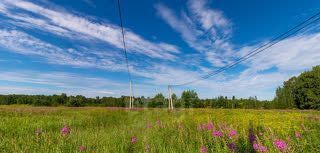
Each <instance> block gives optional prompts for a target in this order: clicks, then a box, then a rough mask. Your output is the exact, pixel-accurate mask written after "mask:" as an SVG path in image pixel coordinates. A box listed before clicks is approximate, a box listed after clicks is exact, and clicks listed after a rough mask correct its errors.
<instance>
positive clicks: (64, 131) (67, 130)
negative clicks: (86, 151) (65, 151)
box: [60, 125, 71, 136]
mask: <svg viewBox="0 0 320 153" xmlns="http://www.w3.org/2000/svg"><path fill="white" fill-rule="evenodd" d="M70 131H71V129H70V128H69V127H68V126H67V125H65V126H64V127H63V128H61V130H60V133H61V135H63V136H67V135H69V134H70Z"/></svg>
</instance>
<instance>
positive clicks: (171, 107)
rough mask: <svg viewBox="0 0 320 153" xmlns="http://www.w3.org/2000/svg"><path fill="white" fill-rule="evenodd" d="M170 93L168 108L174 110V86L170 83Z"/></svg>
mask: <svg viewBox="0 0 320 153" xmlns="http://www.w3.org/2000/svg"><path fill="white" fill-rule="evenodd" d="M168 93H169V98H168V101H169V104H168V108H169V109H172V110H173V100H172V87H171V86H170V85H168Z"/></svg>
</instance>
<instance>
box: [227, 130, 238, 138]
mask: <svg viewBox="0 0 320 153" xmlns="http://www.w3.org/2000/svg"><path fill="white" fill-rule="evenodd" d="M236 135H238V132H237V131H236V130H231V131H230V132H229V137H230V138H231V137H234V136H236Z"/></svg>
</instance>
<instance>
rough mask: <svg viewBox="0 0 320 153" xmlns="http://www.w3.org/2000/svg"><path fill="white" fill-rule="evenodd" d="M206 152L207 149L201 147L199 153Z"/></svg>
mask: <svg viewBox="0 0 320 153" xmlns="http://www.w3.org/2000/svg"><path fill="white" fill-rule="evenodd" d="M207 152H208V148H207V147H205V146H201V148H200V153H207Z"/></svg>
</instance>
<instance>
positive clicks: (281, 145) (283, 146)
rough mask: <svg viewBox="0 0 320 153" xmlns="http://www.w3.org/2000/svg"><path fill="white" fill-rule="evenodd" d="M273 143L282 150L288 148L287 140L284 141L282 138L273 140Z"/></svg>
mask: <svg viewBox="0 0 320 153" xmlns="http://www.w3.org/2000/svg"><path fill="white" fill-rule="evenodd" d="M273 144H274V145H275V146H276V147H277V148H278V149H279V150H280V151H283V150H286V148H287V144H286V142H284V141H283V140H281V139H277V140H275V141H274V142H273Z"/></svg>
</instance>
